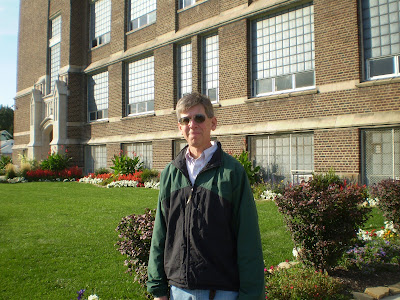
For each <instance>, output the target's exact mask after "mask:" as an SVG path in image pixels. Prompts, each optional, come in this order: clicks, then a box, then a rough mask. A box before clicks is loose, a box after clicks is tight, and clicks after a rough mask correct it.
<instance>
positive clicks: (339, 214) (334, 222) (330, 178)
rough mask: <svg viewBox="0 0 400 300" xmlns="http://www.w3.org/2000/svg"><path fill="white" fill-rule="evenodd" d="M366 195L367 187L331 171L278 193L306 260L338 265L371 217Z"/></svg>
mask: <svg viewBox="0 0 400 300" xmlns="http://www.w3.org/2000/svg"><path fill="white" fill-rule="evenodd" d="M366 195H367V193H366V189H365V188H364V187H359V186H358V185H347V183H346V180H340V178H339V177H337V176H335V175H334V174H332V172H330V173H328V174H326V175H317V176H314V177H313V178H312V179H311V180H310V181H308V182H302V183H301V184H299V185H295V186H291V185H289V186H287V187H286V188H285V190H284V193H283V195H280V196H279V195H278V196H277V197H276V203H277V205H278V208H279V211H280V212H281V213H282V214H283V216H284V219H285V221H286V224H287V227H288V229H289V231H290V232H291V235H292V239H293V241H294V243H295V246H296V248H300V250H301V251H299V258H300V260H301V261H302V262H304V263H305V264H309V265H312V266H313V267H314V268H315V269H321V270H327V269H329V268H331V267H333V266H335V264H336V263H337V261H338V259H339V258H340V257H341V256H342V255H343V253H344V252H345V251H346V250H347V249H348V248H349V246H351V245H352V244H353V243H354V238H355V237H356V232H357V230H358V228H359V227H361V225H362V224H364V222H365V221H366V220H367V219H368V214H369V213H370V211H371V208H370V207H366V206H362V205H361V204H362V203H363V202H364V201H365V199H366Z"/></svg>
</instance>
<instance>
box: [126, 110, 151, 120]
mask: <svg viewBox="0 0 400 300" xmlns="http://www.w3.org/2000/svg"><path fill="white" fill-rule="evenodd" d="M155 115H156V114H155V112H154V111H149V112H145V113H141V114H137V115H128V116H126V117H123V118H122V119H121V120H131V119H137V118H147V117H151V116H155Z"/></svg>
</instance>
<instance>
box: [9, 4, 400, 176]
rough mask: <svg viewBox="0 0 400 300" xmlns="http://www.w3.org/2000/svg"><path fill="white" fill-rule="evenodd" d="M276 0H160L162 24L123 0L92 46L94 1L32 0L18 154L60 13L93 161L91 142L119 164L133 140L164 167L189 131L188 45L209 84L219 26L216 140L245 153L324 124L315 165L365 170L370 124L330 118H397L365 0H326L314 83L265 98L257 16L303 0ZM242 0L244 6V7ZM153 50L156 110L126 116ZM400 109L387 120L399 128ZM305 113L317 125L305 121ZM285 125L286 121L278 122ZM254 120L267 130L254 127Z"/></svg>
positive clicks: (76, 152)
mask: <svg viewBox="0 0 400 300" xmlns="http://www.w3.org/2000/svg"><path fill="white" fill-rule="evenodd" d="M267 2H268V3H269V4H263V3H262V1H260V0H259V1H256V0H252V1H251V0H220V1H218V0H201V1H196V4H195V5H193V6H191V7H187V8H184V9H179V5H178V3H179V1H177V0H158V1H157V19H156V22H155V23H152V24H148V25H146V26H143V27H140V28H138V29H135V30H130V29H129V28H128V24H129V22H130V20H129V19H128V17H129V12H128V7H127V5H126V4H127V3H128V1H112V16H111V40H110V42H109V43H107V44H104V45H100V46H98V47H95V48H90V36H89V33H90V1H67V0H50V1H44V0H35V1H21V13H20V14H21V17H20V31H19V51H18V79H17V89H18V92H17V97H16V105H17V107H18V109H17V110H16V111H15V133H16V136H15V144H16V146H17V148H18V149H17V150H16V151H15V153H21V151H22V150H23V149H24V148H27V145H28V144H29V142H30V141H31V140H30V135H29V130H30V123H29V120H30V100H31V92H30V91H31V89H33V88H34V84H35V83H36V82H37V81H38V80H39V79H40V78H42V77H43V76H45V75H48V74H49V67H48V59H49V57H48V40H49V37H48V31H49V24H50V20H51V18H52V17H54V16H57V15H61V17H62V38H61V68H62V69H63V70H65V72H66V73H67V74H66V75H67V80H68V111H67V112H66V114H67V125H66V126H67V135H68V137H67V138H68V141H67V142H68V143H69V144H68V145H67V146H68V147H69V149H70V151H71V153H72V156H73V157H74V162H75V163H76V164H78V165H79V166H81V167H83V166H84V164H85V162H84V156H83V148H84V146H86V145H88V144H89V145H98V144H106V145H107V164H108V166H110V165H111V159H112V156H113V155H114V154H118V152H119V150H120V149H121V144H122V143H134V142H152V146H153V168H156V169H159V170H161V169H163V168H164V167H165V165H166V164H167V163H168V162H169V161H170V160H171V159H172V158H173V144H174V143H173V141H174V139H176V138H178V137H179V134H178V133H177V126H176V116H175V114H174V109H175V105H176V102H177V89H178V80H177V78H178V62H177V45H179V44H181V43H184V42H188V41H190V42H191V44H192V90H193V91H199V92H201V91H202V89H203V78H202V74H203V68H204V65H203V63H202V62H203V59H204V53H203V51H202V50H203V44H202V42H203V38H204V37H205V36H207V35H208V34H210V33H217V34H218V37H219V52H218V54H219V103H217V104H216V105H215V113H216V117H217V119H218V128H222V129H221V131H219V132H218V136H217V138H218V140H219V141H220V142H221V144H222V146H223V148H224V149H225V150H226V151H228V152H230V153H232V154H239V153H240V152H241V151H242V150H244V149H248V148H247V144H246V139H247V137H248V136H250V135H253V134H264V135H268V134H287V133H296V132H302V131H304V130H307V132H313V133H314V169H315V171H316V172H325V171H327V170H329V169H330V168H331V167H333V168H334V169H335V170H336V171H337V172H339V173H343V174H353V175H354V176H358V174H360V172H361V167H360V166H361V162H360V160H361V154H360V153H361V147H360V137H359V136H360V129H362V128H363V127H362V125H359V124H356V123H354V124H352V123H351V122H347V125H340V124H339V125H336V124H333V125H332V123H329V124H327V125H326V126H325V125H323V123H324V120H331V119H332V118H335V117H339V116H340V117H341V118H344V119H345V117H346V116H349V118H352V119H357V117H360V116H365V115H371V114H382V113H383V114H385V113H388V114H389V115H390V114H392V115H395V116H397V115H398V113H399V110H400V81H399V80H391V81H388V80H386V81H383V82H381V83H380V84H366V83H363V81H365V80H364V79H363V71H362V69H363V61H362V44H361V41H360V35H361V25H360V20H359V11H360V8H359V4H358V2H357V1H347V0H336V1H330V0H315V1H314V2H313V7H314V43H315V81H316V86H315V89H311V90H309V91H308V92H300V93H283V94H281V95H273V96H268V97H259V98H254V96H252V71H253V70H252V66H251V59H252V57H253V56H252V55H253V54H252V51H253V48H252V45H251V36H252V33H251V22H252V21H253V20H254V19H256V18H258V17H260V16H264V15H269V14H275V13H278V12H279V11H280V10H285V9H287V8H289V7H293V6H296V5H298V4H302V3H304V1H295V0H293V1H283V0H274V1H267ZM239 6H240V9H236V8H238V7H239ZM253 53H254V52H253ZM147 55H154V64H155V70H154V77H155V86H154V91H155V93H154V95H155V96H154V113H151V114H147V115H139V116H127V115H126V102H127V88H128V86H127V84H128V83H127V64H128V63H129V62H132V61H134V60H137V59H141V58H143V57H145V56H147ZM102 71H108V73H109V85H108V93H109V99H108V114H109V115H108V117H109V118H108V120H102V121H98V122H88V117H87V106H88V99H87V98H88V96H87V78H88V77H89V76H92V75H94V74H96V73H98V72H102ZM327 87H329V89H327ZM43 96H44V99H46V97H45V95H43ZM47 97H48V96H47ZM396 118H398V117H395V119H393V120H386V121H385V122H386V124H387V123H389V124H391V125H393V126H399V123H400V122H399V120H398V119H396ZM300 123H307V124H309V125H307V126H308V127H307V128H303V127H296V124H300ZM321 123H322V125H321ZM383 123H384V121H382V120H379V119H374V120H373V121H371V122H370V123H368V124H366V125H365V126H366V127H367V128H372V127H379V126H383V125H386V124H383ZM275 124H279V125H276V126H277V127H275ZM288 124H292V125H290V126H289V125H288ZM293 124H294V125H293ZM249 128H250V129H249ZM263 128H265V130H264V129H263ZM253 129H254V130H255V129H257V132H252V130H253ZM174 133H175V135H174ZM15 155H16V154H15Z"/></svg>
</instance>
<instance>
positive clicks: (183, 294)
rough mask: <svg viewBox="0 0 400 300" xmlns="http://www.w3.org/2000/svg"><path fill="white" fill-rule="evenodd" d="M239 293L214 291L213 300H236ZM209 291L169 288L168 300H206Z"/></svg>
mask: <svg viewBox="0 0 400 300" xmlns="http://www.w3.org/2000/svg"><path fill="white" fill-rule="evenodd" d="M238 295H239V293H238V292H234V291H220V290H218V291H216V293H215V297H214V300H236V299H237V298H238ZM209 296H210V291H209V290H187V289H181V288H177V287H175V286H171V298H170V300H208V299H209Z"/></svg>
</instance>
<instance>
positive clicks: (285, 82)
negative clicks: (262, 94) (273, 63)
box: [275, 75, 292, 91]
mask: <svg viewBox="0 0 400 300" xmlns="http://www.w3.org/2000/svg"><path fill="white" fill-rule="evenodd" d="M291 88H292V75H287V76H281V77H276V78H275V91H283V90H290V89H291Z"/></svg>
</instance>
